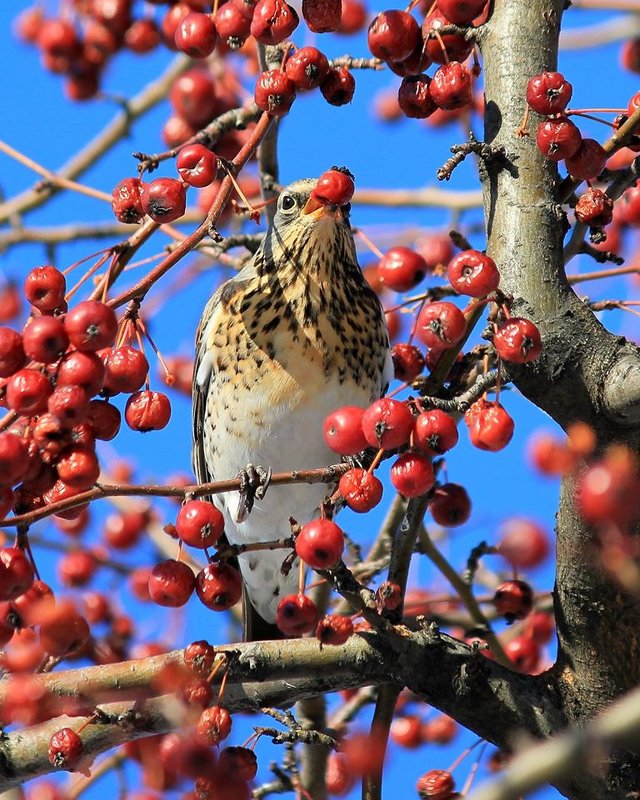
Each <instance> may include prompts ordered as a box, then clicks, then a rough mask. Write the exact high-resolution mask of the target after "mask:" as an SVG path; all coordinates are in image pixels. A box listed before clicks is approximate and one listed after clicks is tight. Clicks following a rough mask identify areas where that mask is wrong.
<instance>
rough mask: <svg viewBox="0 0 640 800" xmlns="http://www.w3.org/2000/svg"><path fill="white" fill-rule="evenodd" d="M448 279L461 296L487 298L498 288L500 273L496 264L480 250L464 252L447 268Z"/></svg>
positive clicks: (453, 259)
mask: <svg viewBox="0 0 640 800" xmlns="http://www.w3.org/2000/svg"><path fill="white" fill-rule="evenodd" d="M447 277H448V278H449V282H450V283H451V285H452V286H453V288H454V289H455V290H456V292H458V293H459V294H467V295H469V296H470V297H486V296H487V295H488V294H490V293H491V292H493V291H495V290H496V289H497V288H498V284H499V283H500V273H499V272H498V268H497V267H496V262H495V261H494V260H493V259H492V258H491V257H490V256H488V255H486V254H485V253H480V252H479V251H478V250H463V251H462V252H461V253H458V255H456V256H454V257H453V258H452V259H451V261H450V262H449V265H448V266H447Z"/></svg>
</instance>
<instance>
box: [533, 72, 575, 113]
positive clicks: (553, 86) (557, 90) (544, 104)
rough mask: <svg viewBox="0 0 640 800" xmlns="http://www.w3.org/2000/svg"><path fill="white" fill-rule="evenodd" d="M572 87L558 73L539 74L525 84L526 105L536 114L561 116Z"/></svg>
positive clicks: (567, 103)
mask: <svg viewBox="0 0 640 800" xmlns="http://www.w3.org/2000/svg"><path fill="white" fill-rule="evenodd" d="M572 94H573V87H572V86H571V84H570V83H569V81H567V80H565V78H564V75H562V74H561V73H560V72H541V73H540V74H539V75H534V76H533V78H531V79H530V80H529V83H528V84H527V103H529V106H530V107H531V108H532V109H533V110H534V111H537V112H538V114H542V115H543V116H545V117H546V116H550V115H551V114H561V113H562V112H563V111H564V110H565V108H566V107H567V106H568V105H569V100H571V95H572Z"/></svg>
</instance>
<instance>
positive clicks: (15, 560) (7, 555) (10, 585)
mask: <svg viewBox="0 0 640 800" xmlns="http://www.w3.org/2000/svg"><path fill="white" fill-rule="evenodd" d="M33 579H34V574H33V567H32V566H31V563H30V562H29V561H28V560H27V557H26V555H25V552H24V550H22V549H20V548H19V547H3V548H2V549H0V600H13V599H14V598H16V597H19V596H20V595H21V594H23V592H26V591H27V589H28V588H29V587H30V586H31V584H32V583H33Z"/></svg>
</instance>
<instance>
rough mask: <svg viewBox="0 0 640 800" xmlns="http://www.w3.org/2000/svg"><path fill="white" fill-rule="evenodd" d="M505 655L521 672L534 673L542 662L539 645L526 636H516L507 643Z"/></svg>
mask: <svg viewBox="0 0 640 800" xmlns="http://www.w3.org/2000/svg"><path fill="white" fill-rule="evenodd" d="M504 651H505V653H506V654H507V655H508V656H509V659H510V660H511V661H512V662H513V665H514V666H515V668H516V669H517V670H518V671H519V672H529V673H531V672H534V670H536V669H537V668H538V664H539V662H540V647H539V646H538V643H537V642H536V641H535V640H534V639H531V638H529V637H526V636H516V637H515V638H514V639H512V640H511V641H510V642H507V644H506V645H505V648H504Z"/></svg>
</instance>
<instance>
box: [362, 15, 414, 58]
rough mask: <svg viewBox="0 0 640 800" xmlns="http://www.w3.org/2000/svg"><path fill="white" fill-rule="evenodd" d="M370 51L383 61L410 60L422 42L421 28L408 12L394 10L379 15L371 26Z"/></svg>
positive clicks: (369, 36) (369, 33) (368, 35)
mask: <svg viewBox="0 0 640 800" xmlns="http://www.w3.org/2000/svg"><path fill="white" fill-rule="evenodd" d="M367 41H368V43H369V50H371V52H372V53H373V55H374V56H376V58H381V59H382V60H383V61H402V60H403V59H405V58H408V57H409V56H410V55H411V53H412V52H413V51H414V49H415V48H416V46H417V45H418V43H419V41H420V26H419V25H418V23H417V22H416V20H415V19H414V18H413V17H412V16H411V14H408V13H407V12H406V11H399V10H396V9H392V10H390V11H383V12H382V13H381V14H378V16H377V17H375V19H374V20H373V22H372V23H371V25H369V32H368V34H367Z"/></svg>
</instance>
